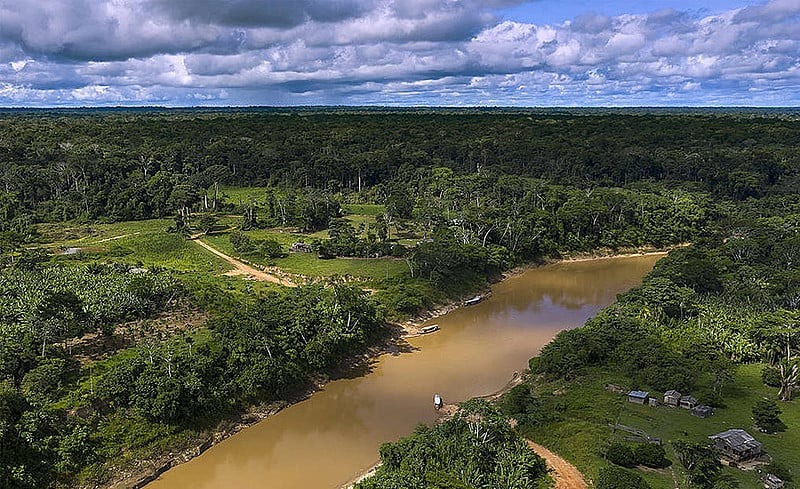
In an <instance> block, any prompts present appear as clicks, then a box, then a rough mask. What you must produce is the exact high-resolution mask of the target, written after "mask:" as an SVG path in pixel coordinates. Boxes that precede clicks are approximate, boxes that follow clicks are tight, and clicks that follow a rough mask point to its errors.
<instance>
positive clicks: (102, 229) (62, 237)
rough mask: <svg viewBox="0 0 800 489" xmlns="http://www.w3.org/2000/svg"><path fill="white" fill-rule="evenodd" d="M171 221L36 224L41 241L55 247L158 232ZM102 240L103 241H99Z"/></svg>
mask: <svg viewBox="0 0 800 489" xmlns="http://www.w3.org/2000/svg"><path fill="white" fill-rule="evenodd" d="M172 223H173V221H172V220H171V219H150V220H147V221H125V222H115V223H110V224H79V223H72V222H68V223H49V224H39V225H37V230H38V231H39V233H40V234H41V236H42V241H43V242H45V243H48V244H50V245H52V246H55V247H72V246H78V247H82V246H89V247H91V246H100V247H101V248H102V247H103V246H101V245H103V244H104V243H108V242H110V241H113V240H112V238H115V237H118V236H125V235H142V234H160V233H164V232H166V230H167V228H169V226H170V225H171V224H172ZM100 241H103V243H100Z"/></svg>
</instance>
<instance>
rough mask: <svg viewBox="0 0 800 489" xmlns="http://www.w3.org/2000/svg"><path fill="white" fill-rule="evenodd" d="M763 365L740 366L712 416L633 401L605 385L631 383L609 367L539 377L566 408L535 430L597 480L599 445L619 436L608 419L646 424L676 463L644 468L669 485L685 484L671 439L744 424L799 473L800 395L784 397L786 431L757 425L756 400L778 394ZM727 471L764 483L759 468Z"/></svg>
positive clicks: (702, 436)
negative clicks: (557, 378) (566, 378)
mask: <svg viewBox="0 0 800 489" xmlns="http://www.w3.org/2000/svg"><path fill="white" fill-rule="evenodd" d="M761 368H762V365H743V366H741V367H740V369H739V371H738V373H737V376H736V381H735V382H734V383H731V385H729V386H728V387H727V389H726V390H725V392H724V398H725V402H726V404H727V406H726V407H725V408H720V409H717V410H716V411H715V414H714V415H713V416H712V417H710V418H707V419H701V418H697V417H695V416H692V415H691V414H690V413H689V412H688V411H687V410H684V409H674V408H668V407H658V408H651V407H648V406H640V405H636V404H632V403H629V402H627V400H626V397H625V396H624V395H623V394H617V393H613V392H609V391H606V390H605V388H604V386H605V385H606V384H609V383H616V384H619V385H621V386H623V387H625V386H626V384H625V379H624V378H622V377H619V376H615V375H614V374H611V373H608V372H601V371H594V372H591V373H589V374H588V375H586V376H584V377H582V378H581V379H579V380H578V381H575V382H571V383H566V382H553V383H543V382H539V381H537V382H535V383H534V384H533V387H534V389H535V390H536V391H537V392H539V393H553V392H555V393H556V394H557V395H556V396H555V398H554V399H555V402H556V403H557V405H559V406H561V408H562V409H563V413H562V414H561V416H560V418H561V419H559V420H556V421H552V422H548V423H544V424H542V425H540V426H537V427H536V428H535V430H534V432H533V433H531V436H532V437H533V439H534V440H536V441H537V442H539V443H541V444H543V445H545V446H547V447H548V448H550V449H552V450H553V451H555V452H556V453H559V454H560V455H562V456H563V457H564V458H566V459H567V460H570V461H571V462H573V463H574V464H575V465H576V466H577V467H578V468H579V469H580V470H581V471H583V472H584V473H585V474H586V475H587V477H588V478H590V479H593V480H594V479H596V477H597V473H598V471H599V469H600V468H601V467H603V466H605V465H606V462H605V461H604V460H603V459H602V457H601V456H600V455H599V453H600V450H601V449H602V447H603V446H604V444H605V443H607V442H608V441H609V440H611V439H612V438H613V437H614V435H612V432H611V428H610V427H609V424H615V423H620V424H623V425H627V426H632V427H634V428H638V429H641V430H643V431H645V432H646V433H648V434H649V435H650V436H651V437H655V438H661V439H662V440H664V442H665V444H664V446H665V449H666V450H667V456H668V457H669V458H670V459H672V460H673V461H674V462H675V463H674V464H673V466H672V467H670V468H669V469H665V470H662V471H640V472H641V474H642V475H643V476H644V477H645V479H647V481H648V482H649V483H650V484H651V486H652V487H653V488H654V489H662V488H663V489H670V488H674V487H685V484H684V482H683V472H682V468H681V467H680V463H678V462H677V461H676V459H675V457H674V453H673V452H672V447H671V445H670V442H672V441H675V440H690V441H708V436H709V435H713V434H715V433H718V432H721V431H724V430H727V429H729V428H742V429H744V430H746V431H747V432H748V433H750V434H751V435H753V436H754V437H755V438H756V439H758V440H759V441H760V442H762V443H763V444H764V449H765V450H766V452H767V453H769V454H770V455H771V456H772V457H773V458H774V460H776V461H777V462H780V463H782V464H784V465H786V466H788V467H790V468H791V470H792V471H793V472H794V473H795V474H800V400H795V401H793V402H791V403H779V406H780V408H781V409H782V410H783V415H782V416H781V419H783V421H784V422H785V423H786V425H787V426H788V427H789V428H788V430H787V431H786V432H784V433H779V434H777V435H767V434H763V433H760V432H758V430H756V429H755V428H754V426H753V421H752V414H751V411H750V410H751V408H752V406H753V405H754V404H755V403H756V401H757V400H758V399H760V398H761V397H769V398H773V399H774V398H775V396H776V392H777V391H776V389H773V388H770V387H767V386H765V385H763V383H762V382H761ZM653 394H654V395H655V393H653ZM617 436H620V435H617ZM725 473H726V474H728V475H730V476H732V477H734V478H735V479H737V480H738V481H739V482H740V487H741V488H742V489H751V488H752V489H755V488H759V487H762V486H761V484H760V482H759V480H758V476H759V474H758V473H757V472H754V471H742V470H738V469H731V468H727V467H726V468H725ZM676 481H677V483H676Z"/></svg>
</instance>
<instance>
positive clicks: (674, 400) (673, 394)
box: [664, 390, 681, 407]
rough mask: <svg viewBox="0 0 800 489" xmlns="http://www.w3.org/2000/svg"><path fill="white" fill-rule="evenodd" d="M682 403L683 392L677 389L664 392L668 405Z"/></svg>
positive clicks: (665, 402) (676, 405)
mask: <svg viewBox="0 0 800 489" xmlns="http://www.w3.org/2000/svg"><path fill="white" fill-rule="evenodd" d="M680 403H681V393H680V392H678V391H676V390H671V391H667V392H665V393H664V404H666V405H667V406H672V407H678V406H679V405H680Z"/></svg>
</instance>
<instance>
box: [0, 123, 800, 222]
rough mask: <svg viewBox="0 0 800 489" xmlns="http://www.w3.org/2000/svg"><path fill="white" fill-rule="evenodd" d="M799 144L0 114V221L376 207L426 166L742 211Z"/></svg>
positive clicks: (518, 128)
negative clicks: (217, 191) (308, 203)
mask: <svg viewBox="0 0 800 489" xmlns="http://www.w3.org/2000/svg"><path fill="white" fill-rule="evenodd" d="M798 145H800V127H798V124H797V122H796V121H794V120H792V119H791V118H786V119H780V120H779V119H766V118H754V117H742V116H739V115H736V114H728V115H725V114H713V115H699V114H693V115H689V114H686V115H681V114H674V115H660V116H653V115H647V114H643V115H630V114H629V115H620V114H598V115H582V116H575V115H569V114H563V113H562V114H558V113H553V114H547V113H544V114H543V113H538V114H503V113H474V114H453V113H431V114H426V115H418V114H408V113H405V114H404V113H374V114H352V113H349V114H348V113H342V114H330V113H323V112H319V113H315V112H305V113H280V114H276V113H270V112H263V113H258V112H242V113H236V112H231V113H203V112H196V113H193V112H181V113H137V112H120V113H103V114H98V113H87V114H81V113H69V114H64V115H60V116H48V117H40V116H38V115H31V114H24V113H21V114H10V113H6V114H4V115H3V116H2V118H0V190H1V191H2V193H0V216H3V215H5V216H11V215H12V213H13V215H14V216H19V215H30V216H32V218H33V219H35V220H38V221H60V220H67V219H74V218H87V219H100V218H106V219H115V220H127V219H145V218H152V217H162V216H167V215H171V214H173V213H174V212H176V211H177V210H179V209H182V208H187V207H188V208H201V207H202V208H205V207H207V206H209V205H212V204H213V193H212V192H210V191H209V190H208V189H210V188H211V187H212V186H214V184H228V185H251V186H252V185H258V186H276V187H282V188H293V189H298V188H313V189H317V190H321V191H325V192H327V193H329V194H338V193H342V192H343V193H359V194H361V193H364V192H367V193H369V194H370V195H372V196H373V197H374V198H380V199H388V195H389V194H391V193H392V187H393V186H395V185H396V184H398V183H399V184H401V185H404V184H411V185H414V182H415V178H419V177H418V173H417V172H418V171H419V170H420V169H422V168H427V169H432V168H436V167H443V168H448V169H450V170H452V171H454V172H455V173H457V174H459V175H467V174H482V173H484V172H492V171H493V172H494V173H496V174H505V175H517V176H523V177H530V178H542V179H545V180H547V181H550V182H558V183H560V184H566V185H571V186H575V187H578V188H582V189H591V188H593V187H597V186H605V187H624V186H629V185H634V184H636V183H637V182H646V181H662V182H675V183H690V184H691V185H692V186H693V188H694V189H696V190H699V191H703V192H708V193H712V194H714V195H717V196H720V197H725V198H732V199H737V200H741V199H745V198H749V197H762V196H765V195H769V194H772V193H776V192H777V193H781V192H791V191H792V189H794V188H797V186H798V184H800V180H798V165H799V164H800V163H799V162H800V160H799V159H798V151H797V147H798ZM368 200H374V199H373V198H370V199H368ZM14 219H18V218H16V217H15V218H14Z"/></svg>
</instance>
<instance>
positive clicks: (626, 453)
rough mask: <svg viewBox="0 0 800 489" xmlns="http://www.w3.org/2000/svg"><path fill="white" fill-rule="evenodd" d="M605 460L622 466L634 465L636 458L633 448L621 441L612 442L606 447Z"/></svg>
mask: <svg viewBox="0 0 800 489" xmlns="http://www.w3.org/2000/svg"><path fill="white" fill-rule="evenodd" d="M605 456H606V460H608V461H609V462H611V463H612V464H615V465H620V466H622V467H634V466H635V465H636V458H635V456H634V454H633V450H631V447H629V446H628V445H625V444H623V443H612V444H611V445H609V446H608V447H607V448H606V451H605Z"/></svg>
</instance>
